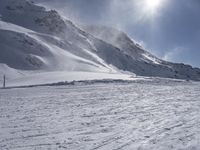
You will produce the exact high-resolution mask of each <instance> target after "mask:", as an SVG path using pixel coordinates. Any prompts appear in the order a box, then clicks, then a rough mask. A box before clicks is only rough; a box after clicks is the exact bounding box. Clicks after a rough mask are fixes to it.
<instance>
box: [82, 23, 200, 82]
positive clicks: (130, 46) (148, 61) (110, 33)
mask: <svg viewBox="0 0 200 150" xmlns="http://www.w3.org/2000/svg"><path fill="white" fill-rule="evenodd" d="M81 28H82V29H83V30H85V31H87V32H88V33H90V34H92V35H93V36H95V37H97V38H99V39H101V40H103V41H105V42H107V43H109V44H111V45H113V46H115V47H117V48H119V49H120V50H121V52H122V53H124V54H127V55H128V56H130V57H131V63H132V65H131V66H130V67H129V68H126V70H128V71H132V72H134V73H136V74H138V75H142V76H159V77H169V78H180V79H194V80H199V79H200V69H197V68H192V67H191V66H189V65H184V64H177V63H171V62H166V61H164V60H161V59H159V58H157V57H155V56H154V55H152V54H150V53H149V52H147V51H145V50H144V48H143V47H141V46H140V45H139V44H137V43H135V42H134V41H133V40H132V39H130V38H129V37H128V36H127V35H126V34H125V33H124V32H122V31H120V30H117V29H114V28H111V27H106V26H94V25H91V26H81ZM122 69H123V68H122Z"/></svg>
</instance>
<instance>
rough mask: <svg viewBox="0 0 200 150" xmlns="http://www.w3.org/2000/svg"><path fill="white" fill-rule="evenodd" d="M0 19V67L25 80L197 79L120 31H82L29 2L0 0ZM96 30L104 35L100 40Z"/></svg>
mask: <svg viewBox="0 0 200 150" xmlns="http://www.w3.org/2000/svg"><path fill="white" fill-rule="evenodd" d="M0 18H1V19H0V41H1V42H0V48H1V50H0V63H1V64H5V65H7V66H8V67H9V68H11V69H13V70H15V71H16V72H18V73H19V75H21V77H24V76H27V79H28V78H29V77H28V76H30V75H31V76H30V77H32V78H34V75H33V74H35V73H36V74H37V73H39V74H40V77H42V76H44V77H45V76H46V73H47V74H48V72H57V73H60V74H66V72H70V73H72V72H76V73H77V77H78V76H79V77H78V79H81V76H82V75H81V73H80V72H82V73H83V72H88V73H86V74H87V75H89V73H93V75H94V76H93V78H95V73H105V74H110V73H112V75H111V76H113V73H114V74H116V75H117V74H121V73H122V72H123V73H124V72H131V73H136V74H137V75H142V76H159V77H167V78H180V79H192V80H200V71H199V69H193V68H192V67H190V66H185V65H180V64H172V63H168V62H164V61H162V60H160V59H158V58H156V57H154V56H153V55H151V54H150V53H148V52H146V51H145V50H143V49H142V48H141V47H139V46H137V45H136V44H135V43H134V42H132V41H131V40H130V38H129V37H128V36H126V34H125V33H123V32H121V31H117V30H116V29H112V30H110V32H107V31H108V30H109V29H107V28H106V27H101V28H96V27H93V30H89V29H86V28H84V30H85V31H84V30H82V29H80V28H79V27H77V26H76V25H74V24H73V23H72V22H71V21H69V20H66V19H65V18H64V17H62V16H60V14H59V13H57V12H56V11H55V10H50V11H47V10H45V8H43V7H41V6H38V5H35V4H34V3H33V2H30V1H26V0H6V1H5V0H0ZM96 31H98V32H103V34H102V35H101V36H99V33H98V32H97V33H98V35H97V33H96ZM116 34H117V35H116ZM106 37H112V38H107V39H106ZM116 43H117V44H116ZM8 70H9V69H8ZM62 72H63V73H62ZM78 72H79V73H78ZM0 73H1V76H2V75H3V74H6V73H7V69H5V70H2V71H1V72H0ZM42 73H44V74H43V75H42ZM9 74H10V73H9ZM49 74H51V73H49ZM86 74H85V75H86ZM14 76H15V75H12V78H14ZM89 76H90V75H89ZM108 76H109V75H108ZM18 77H19V76H18V75H17V74H16V78H18ZM44 77H43V78H44ZM55 77H56V76H54V77H52V79H54V80H55ZM57 77H58V78H59V76H57ZM37 78H39V77H38V76H37ZM85 78H87V77H85ZM85 78H84V79H85ZM93 78H92V79H93ZM24 79H25V78H24ZM67 79H68V78H67V77H66V78H65V80H67ZM20 80H21V79H20ZM44 80H45V79H44ZM46 80H47V79H46ZM57 80H59V79H57ZM57 80H56V81H57ZM62 80H63V78H62ZM38 81H40V80H38ZM41 82H42V81H41ZM52 82H53V81H52Z"/></svg>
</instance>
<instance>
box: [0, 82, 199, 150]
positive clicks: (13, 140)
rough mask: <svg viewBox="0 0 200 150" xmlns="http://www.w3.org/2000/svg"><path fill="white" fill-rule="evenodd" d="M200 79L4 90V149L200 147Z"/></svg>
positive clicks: (0, 97)
mask: <svg viewBox="0 0 200 150" xmlns="http://www.w3.org/2000/svg"><path fill="white" fill-rule="evenodd" d="M199 147H200V83H197V82H196V83H195V82H194V83H193V82H175V81H167V80H165V81H162V82H161V81H160V82H157V83H156V82H152V83H150V82H149V83H148V82H138V83H107V84H104V83H99V84H97V83H96V84H91V85H86V84H82V85H68V86H52V87H37V88H36V87H34V88H18V89H5V90H2V89H1V90H0V149H1V150H57V149H61V150H178V149H180V150H199Z"/></svg>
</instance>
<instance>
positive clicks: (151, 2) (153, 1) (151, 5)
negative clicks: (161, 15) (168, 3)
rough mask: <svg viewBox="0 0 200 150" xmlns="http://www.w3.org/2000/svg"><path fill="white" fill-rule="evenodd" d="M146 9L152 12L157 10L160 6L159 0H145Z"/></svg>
mask: <svg viewBox="0 0 200 150" xmlns="http://www.w3.org/2000/svg"><path fill="white" fill-rule="evenodd" d="M145 3H146V7H147V8H148V9H150V10H152V11H154V10H156V9H157V8H159V6H160V4H161V0H145Z"/></svg>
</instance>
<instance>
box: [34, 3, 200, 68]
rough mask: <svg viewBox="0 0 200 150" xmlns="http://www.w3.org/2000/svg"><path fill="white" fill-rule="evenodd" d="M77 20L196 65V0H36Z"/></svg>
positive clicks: (199, 7)
mask: <svg viewBox="0 0 200 150" xmlns="http://www.w3.org/2000/svg"><path fill="white" fill-rule="evenodd" d="M38 1H39V2H42V1H44V2H45V3H47V4H49V5H50V6H51V8H54V9H57V10H59V11H60V12H61V13H62V14H63V15H65V16H66V17H67V18H69V19H70V20H72V21H74V22H76V23H80V24H93V25H95V24H97V25H107V26H112V27H115V28H118V29H120V30H122V31H124V32H126V33H127V34H128V35H129V36H130V37H131V38H132V39H134V40H135V41H137V42H138V43H140V44H142V45H143V47H144V48H145V49H146V50H148V51H150V52H151V53H152V54H154V55H156V56H157V57H159V58H162V59H164V60H167V61H172V62H178V63H186V64H191V65H193V66H194V67H200V0H38Z"/></svg>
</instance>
